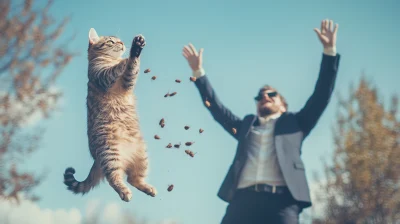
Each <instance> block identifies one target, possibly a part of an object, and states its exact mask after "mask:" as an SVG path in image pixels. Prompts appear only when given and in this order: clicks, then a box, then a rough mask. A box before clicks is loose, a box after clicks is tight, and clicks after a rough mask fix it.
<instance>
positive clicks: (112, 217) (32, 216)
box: [0, 197, 178, 224]
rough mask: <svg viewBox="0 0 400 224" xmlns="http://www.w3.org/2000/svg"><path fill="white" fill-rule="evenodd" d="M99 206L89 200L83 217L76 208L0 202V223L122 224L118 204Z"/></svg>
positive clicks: (168, 223)
mask: <svg viewBox="0 0 400 224" xmlns="http://www.w3.org/2000/svg"><path fill="white" fill-rule="evenodd" d="M21 198H23V197H21ZM101 204H102V203H101V201H100V200H99V199H95V200H89V201H88V202H87V204H86V208H85V215H83V214H82V213H81V211H79V210H78V209H77V208H70V209H43V208H40V207H39V206H38V204H36V203H34V202H31V201H28V200H25V199H21V201H20V204H19V205H18V204H16V203H15V202H13V201H7V200H0V223H1V224H38V223H40V224H84V223H85V220H86V221H89V223H91V222H90V221H92V222H93V223H96V224H110V223H121V224H123V223H124V221H125V214H126V213H125V212H124V211H123V210H122V209H121V206H120V205H119V204H118V203H116V202H112V203H106V204H104V205H103V206H101ZM100 207H103V208H100ZM128 214H130V213H128ZM84 216H85V217H84ZM151 223H154V224H177V223H178V222H177V221H176V220H172V219H164V220H162V221H153V222H151Z"/></svg>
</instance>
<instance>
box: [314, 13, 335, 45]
mask: <svg viewBox="0 0 400 224" xmlns="http://www.w3.org/2000/svg"><path fill="white" fill-rule="evenodd" d="M338 28H339V24H337V23H336V24H335V28H334V29H333V21H332V20H327V19H326V20H322V21H321V30H319V29H318V28H314V31H315V32H316V33H317V35H318V38H319V40H320V41H321V43H322V45H323V46H324V48H325V49H327V48H332V47H336V33H337V30H338ZM332 29H333V31H332Z"/></svg>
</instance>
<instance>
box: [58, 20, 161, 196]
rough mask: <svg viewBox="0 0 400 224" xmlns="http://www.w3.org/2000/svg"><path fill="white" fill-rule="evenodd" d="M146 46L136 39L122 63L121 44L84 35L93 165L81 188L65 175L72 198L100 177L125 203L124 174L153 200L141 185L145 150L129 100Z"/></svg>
mask: <svg viewBox="0 0 400 224" xmlns="http://www.w3.org/2000/svg"><path fill="white" fill-rule="evenodd" d="M145 45H146V42H145V39H144V37H143V36H142V35H138V36H136V37H135V38H134V39H133V42H132V47H131V49H130V55H129V58H126V59H123V58H122V55H123V53H124V52H125V50H126V47H125V46H124V44H123V43H122V41H121V40H120V39H118V38H117V37H115V36H101V37H99V36H98V35H97V33H96V31H95V30H94V29H93V28H91V29H90V31H89V49H88V60H89V71H88V78H89V81H88V95H87V99H86V100H87V127H88V129H87V134H88V139H89V149H90V153H91V155H92V157H93V159H94V163H93V166H92V168H91V170H90V173H89V175H88V177H87V178H86V179H85V180H84V181H82V182H79V181H77V180H76V179H75V177H74V173H75V170H74V168H72V167H69V168H67V169H66V170H65V173H64V183H65V185H67V186H68V190H71V191H72V192H74V193H75V194H78V193H82V194H85V193H88V192H89V191H90V190H91V189H92V188H93V187H95V186H96V185H98V184H99V182H100V180H102V179H103V178H104V177H105V178H106V179H107V181H108V183H109V184H110V185H111V187H113V188H114V190H115V191H116V192H117V193H118V194H119V196H120V197H121V199H122V200H124V201H126V202H128V201H130V200H131V198H132V192H131V190H130V189H129V188H128V187H127V185H126V184H125V182H124V180H123V178H124V176H125V174H126V175H127V182H128V183H129V184H131V185H132V186H134V187H136V188H137V189H139V190H140V191H142V192H144V193H146V194H148V195H151V196H153V197H154V196H155V195H156V194H157V191H156V189H155V188H154V187H153V186H151V185H149V184H147V183H146V182H145V177H146V176H147V167H148V160H147V152H146V150H147V148H146V144H145V142H144V140H143V137H142V135H141V132H140V129H139V121H138V120H139V119H138V115H137V112H136V98H135V96H134V95H133V94H132V91H133V88H134V87H135V84H136V80H137V77H138V74H139V69H140V54H141V51H142V49H143V47H144V46H145Z"/></svg>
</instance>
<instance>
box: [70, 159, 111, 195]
mask: <svg viewBox="0 0 400 224" xmlns="http://www.w3.org/2000/svg"><path fill="white" fill-rule="evenodd" d="M74 174H75V169H74V168H72V167H69V168H67V169H66V170H65V173H64V184H65V185H67V186H68V190H70V191H72V192H74V193H75V194H79V193H81V194H86V193H88V192H89V191H90V190H91V189H92V188H94V187H95V186H96V185H98V184H99V183H100V180H101V179H102V178H103V174H102V172H101V169H100V166H99V165H98V164H97V163H96V162H94V163H93V166H92V168H91V169H90V172H89V175H88V176H87V177H86V179H85V180H84V181H82V182H79V181H77V180H76V179H75V177H74Z"/></svg>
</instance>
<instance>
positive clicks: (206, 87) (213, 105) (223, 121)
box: [195, 75, 242, 140]
mask: <svg viewBox="0 0 400 224" xmlns="http://www.w3.org/2000/svg"><path fill="white" fill-rule="evenodd" d="M195 85H196V87H197V89H198V90H199V92H200V96H201V98H202V100H203V104H204V105H205V106H206V104H205V102H206V101H208V102H209V103H210V106H209V107H207V106H206V108H207V109H208V110H209V111H210V113H211V115H212V116H213V117H214V119H215V120H216V121H217V122H218V123H219V124H220V125H221V126H222V127H223V128H224V129H225V130H226V131H227V132H228V133H229V134H231V135H232V136H233V137H234V138H235V139H236V140H238V139H239V134H240V131H241V130H240V129H241V126H242V119H240V118H239V117H238V116H236V115H235V114H233V113H232V112H231V111H230V110H229V109H228V108H226V107H225V106H224V105H223V104H222V103H221V102H220V101H219V99H218V97H217V95H216V94H215V92H214V90H213V88H212V86H211V83H210V82H209V80H208V78H207V76H205V75H204V76H201V77H199V78H197V79H196V81H195ZM233 128H234V129H236V134H235V133H234V131H233Z"/></svg>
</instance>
